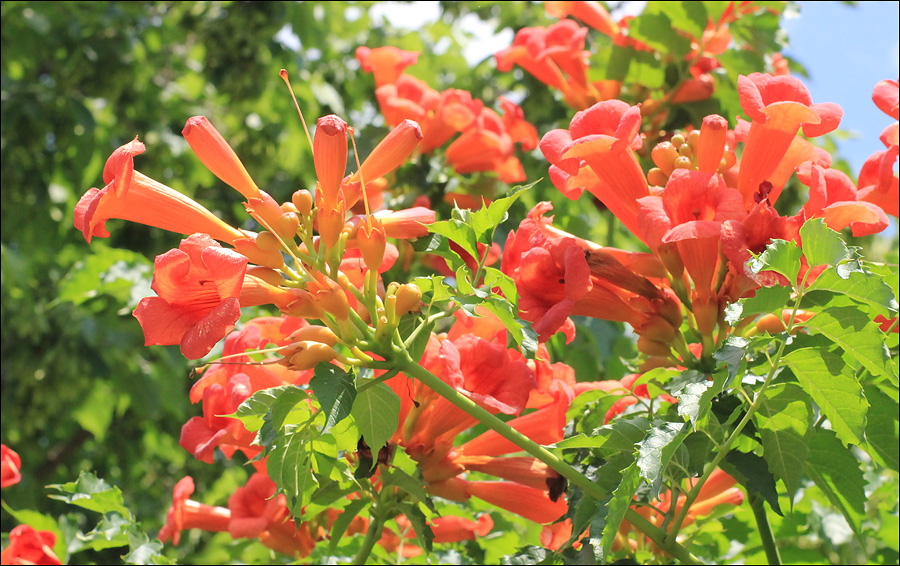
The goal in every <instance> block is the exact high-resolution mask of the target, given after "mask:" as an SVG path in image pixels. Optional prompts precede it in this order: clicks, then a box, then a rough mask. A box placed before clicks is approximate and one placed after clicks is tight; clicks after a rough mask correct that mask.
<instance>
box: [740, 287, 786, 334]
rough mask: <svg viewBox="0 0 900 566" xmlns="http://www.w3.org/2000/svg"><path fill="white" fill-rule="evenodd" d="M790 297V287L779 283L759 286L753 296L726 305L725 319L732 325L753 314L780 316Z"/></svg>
mask: <svg viewBox="0 0 900 566" xmlns="http://www.w3.org/2000/svg"><path fill="white" fill-rule="evenodd" d="M790 299H791V289H790V287H782V286H781V285H775V286H773V287H760V288H759V289H757V290H756V294H755V295H754V296H753V297H750V298H747V299H741V300H740V301H738V302H737V303H732V304H730V305H728V307H726V309H725V321H726V322H727V323H728V324H730V325H732V326H734V325H736V324H737V323H738V322H740V321H741V320H742V319H744V318H746V317H748V316H753V315H755V314H766V313H775V314H777V315H779V316H780V315H781V310H782V309H784V308H785V307H787V304H788V301H790Z"/></svg>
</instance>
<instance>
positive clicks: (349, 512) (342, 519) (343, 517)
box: [328, 498, 371, 552]
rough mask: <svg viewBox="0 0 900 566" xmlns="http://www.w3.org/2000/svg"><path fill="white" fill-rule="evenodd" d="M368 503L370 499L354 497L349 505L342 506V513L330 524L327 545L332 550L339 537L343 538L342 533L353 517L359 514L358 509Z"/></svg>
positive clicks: (360, 509) (363, 507)
mask: <svg viewBox="0 0 900 566" xmlns="http://www.w3.org/2000/svg"><path fill="white" fill-rule="evenodd" d="M369 503H371V500H370V499H368V498H364V499H354V500H353V501H351V502H350V504H349V505H347V506H346V507H344V511H343V513H341V514H340V515H338V516H337V518H336V519H335V520H334V523H332V525H331V542H330V543H329V545H328V546H329V548H331V551H332V552H334V550H335V549H336V548H337V545H338V543H339V542H341V539H342V538H344V533H345V532H346V531H347V527H349V526H350V523H351V522H352V521H353V519H354V518H355V517H356V516H357V515H359V512H360V511H362V510H363V509H365V508H366V507H368V506H369Z"/></svg>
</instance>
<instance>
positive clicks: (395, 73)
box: [356, 47, 419, 86]
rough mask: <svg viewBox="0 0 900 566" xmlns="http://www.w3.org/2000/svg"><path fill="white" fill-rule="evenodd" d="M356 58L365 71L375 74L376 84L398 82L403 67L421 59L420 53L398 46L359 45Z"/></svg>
mask: <svg viewBox="0 0 900 566" xmlns="http://www.w3.org/2000/svg"><path fill="white" fill-rule="evenodd" d="M356 58H357V59H358V60H359V64H360V66H361V67H362V70H363V71H365V72H367V73H372V74H373V75H374V76H375V85H376V86H381V85H384V84H389V83H395V82H397V79H399V78H400V75H401V73H403V69H405V68H406V67H409V66H410V65H413V64H415V62H416V61H418V60H419V53H418V52H417V51H404V50H403V49H397V48H396V47H376V48H375V49H369V48H368V47H357V48H356Z"/></svg>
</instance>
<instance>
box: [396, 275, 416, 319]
mask: <svg viewBox="0 0 900 566" xmlns="http://www.w3.org/2000/svg"><path fill="white" fill-rule="evenodd" d="M395 296H396V297H397V306H396V308H397V316H403V315H405V314H407V313H409V312H418V311H419V310H420V307H419V303H421V301H422V290H421V289H419V286H418V285H416V284H415V283H407V284H405V285H401V286H400V289H398V290H397V294H396V295H395Z"/></svg>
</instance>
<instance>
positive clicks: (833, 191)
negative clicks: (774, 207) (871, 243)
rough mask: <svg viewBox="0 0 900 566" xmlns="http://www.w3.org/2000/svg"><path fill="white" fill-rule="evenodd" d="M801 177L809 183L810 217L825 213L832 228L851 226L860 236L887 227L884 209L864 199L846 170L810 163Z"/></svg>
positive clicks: (802, 169)
mask: <svg viewBox="0 0 900 566" xmlns="http://www.w3.org/2000/svg"><path fill="white" fill-rule="evenodd" d="M798 178H799V179H800V181H801V182H802V183H803V184H805V185H807V186H809V200H808V201H807V202H806V204H805V205H804V206H803V211H804V212H805V213H806V217H807V218H813V217H816V216H821V217H822V218H823V219H824V220H825V223H826V224H827V225H828V226H829V227H830V228H831V229H832V230H842V229H844V228H846V227H848V226H849V227H850V230H851V231H852V232H853V235H854V236H856V237H859V236H868V235H869V234H877V233H878V232H881V231H882V230H884V229H885V228H887V226H888V223H889V221H888V217H887V215H886V214H885V213H884V211H883V210H882V209H881V208H880V207H878V206H877V205H876V204H873V203H871V202H865V201H860V200H859V197H858V194H857V191H856V187H854V186H853V181H852V180H851V179H850V177H848V176H847V175H846V174H844V173H843V172H841V171H838V170H836V169H824V168H822V167H821V166H819V165H816V164H814V163H807V164H804V166H803V167H801V169H800V171H799V174H798Z"/></svg>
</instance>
